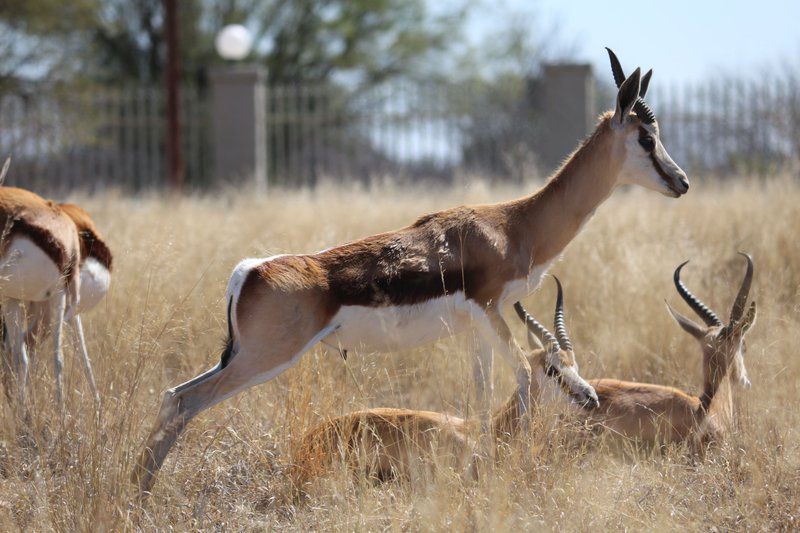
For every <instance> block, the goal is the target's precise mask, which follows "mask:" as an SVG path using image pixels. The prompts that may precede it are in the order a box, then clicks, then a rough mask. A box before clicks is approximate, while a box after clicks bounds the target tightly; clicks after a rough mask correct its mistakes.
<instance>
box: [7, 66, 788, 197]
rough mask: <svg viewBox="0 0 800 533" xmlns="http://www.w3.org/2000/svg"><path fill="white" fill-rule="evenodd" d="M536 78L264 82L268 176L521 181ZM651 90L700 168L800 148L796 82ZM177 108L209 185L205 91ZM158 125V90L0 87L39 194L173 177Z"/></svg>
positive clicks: (16, 147) (683, 156)
mask: <svg viewBox="0 0 800 533" xmlns="http://www.w3.org/2000/svg"><path fill="white" fill-rule="evenodd" d="M535 88H536V84H535V83H531V82H530V81H525V80H518V81H515V82H506V83H504V84H494V85H486V84H461V85H458V84H445V83H439V84H432V83H429V84H416V83H392V84H387V85H383V86H380V87H376V88H372V89H370V90H367V91H362V92H351V91H347V90H344V89H342V88H341V87H336V86H277V87H270V88H268V90H267V93H266V94H267V114H266V120H267V135H266V139H267V140H266V142H267V154H268V176H269V182H270V184H271V185H279V186H313V185H314V184H316V183H317V182H319V181H320V180H342V181H353V180H358V181H363V182H368V181H372V180H376V179H393V180H396V179H402V180H408V181H414V180H421V179H434V180H440V181H441V180H450V179H452V178H453V177H454V176H457V175H458V174H459V173H464V174H470V175H478V176H483V177H486V178H490V179H520V178H522V177H525V176H526V175H528V174H529V173H531V172H532V171H533V169H535V168H536V167H537V162H538V161H539V158H538V157H537V148H538V147H539V146H540V139H541V135H542V134H543V133H544V132H545V129H544V128H545V127H546V125H545V124H543V122H542V113H541V112H540V111H541V110H540V109H539V108H538V106H539V104H538V102H539V100H538V98H537V94H536V93H537V91H536V90H535ZM648 100H650V101H651V102H652V105H653V107H654V109H655V110H656V115H657V117H658V119H659V123H660V125H661V129H662V137H663V139H664V143H665V145H666V146H667V149H668V150H669V152H670V154H671V155H672V156H673V158H674V159H675V160H676V161H677V162H678V163H679V164H680V165H682V166H683V167H684V168H686V169H687V170H689V171H691V172H693V173H713V174H718V175H727V174H742V173H745V174H757V175H765V174H768V173H773V172H776V171H779V170H781V169H783V168H786V167H787V166H789V165H794V164H796V163H797V161H798V158H800V87H799V86H798V83H797V80H796V79H784V80H762V81H760V82H758V83H745V82H742V81H736V80H719V81H716V82H713V83H707V84H703V85H697V86H686V87H672V88H668V89H666V90H660V91H659V90H658V88H657V87H656V88H655V90H654V91H653V94H652V95H650V96H649V97H648ZM564 105H569V103H568V102H565V104H564ZM181 109H182V124H183V142H184V150H185V161H186V181H187V183H188V184H190V185H191V186H193V187H199V188H203V187H208V186H213V185H215V183H214V180H213V179H212V176H213V173H212V169H213V161H212V160H211V159H212V156H211V154H212V153H213V150H212V149H210V141H209V139H210V138H211V136H210V135H209V132H210V128H211V127H213V125H212V124H210V119H209V112H208V99H207V98H206V96H205V95H204V94H203V93H201V92H200V91H198V90H197V89H196V88H193V87H184V89H183V92H182V105H181ZM164 129H165V127H164V101H163V97H162V92H161V89H160V88H134V89H130V88H129V89H119V90H109V89H105V88H103V89H99V88H93V89H91V90H90V89H84V90H82V91H75V90H74V89H73V90H71V91H59V90H55V89H51V90H43V89H42V90H39V89H37V90H33V91H29V93H28V94H27V95H0V156H5V155H6V154H11V155H12V156H13V160H14V163H13V166H12V172H11V173H10V175H9V177H10V183H14V184H18V185H22V186H25V187H28V188H32V189H34V190H39V191H43V192H45V191H47V192H50V191H64V190H72V189H76V188H81V189H89V190H96V189H99V188H104V187H120V188H123V189H127V190H134V191H135V190H141V189H145V188H149V187H153V186H159V185H161V184H163V183H165V182H166V180H165V175H166V164H165V155H164ZM576 143H577V139H576ZM564 155H566V154H564ZM540 170H543V171H545V172H546V171H548V170H549V169H540Z"/></svg>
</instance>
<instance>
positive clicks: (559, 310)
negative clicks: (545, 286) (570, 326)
mask: <svg viewBox="0 0 800 533" xmlns="http://www.w3.org/2000/svg"><path fill="white" fill-rule="evenodd" d="M553 279H554V280H556V286H557V287H558V296H556V314H555V318H553V327H554V328H555V330H556V338H557V339H558V344H559V345H560V346H561V348H562V349H563V350H567V351H568V352H571V351H572V343H571V342H570V341H569V335H567V326H566V324H565V323H564V291H563V289H562V288H561V281H560V280H559V279H558V278H557V277H555V276H553Z"/></svg>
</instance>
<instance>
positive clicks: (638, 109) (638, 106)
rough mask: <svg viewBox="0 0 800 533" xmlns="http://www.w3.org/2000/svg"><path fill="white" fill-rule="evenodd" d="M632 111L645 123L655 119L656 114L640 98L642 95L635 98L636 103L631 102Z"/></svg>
mask: <svg viewBox="0 0 800 533" xmlns="http://www.w3.org/2000/svg"><path fill="white" fill-rule="evenodd" d="M633 112H634V113H636V116H637V117H639V120H641V121H642V122H644V123H645V124H652V123H654V122H655V121H656V114H655V113H653V110H652V109H650V106H649V105H647V103H646V102H645V101H644V100H642V97H641V96H640V97H639V98H637V99H636V103H635V104H633Z"/></svg>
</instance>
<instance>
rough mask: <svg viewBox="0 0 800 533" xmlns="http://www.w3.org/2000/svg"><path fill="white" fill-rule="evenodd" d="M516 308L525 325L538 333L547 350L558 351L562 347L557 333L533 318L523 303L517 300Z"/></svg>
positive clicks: (537, 336) (529, 329)
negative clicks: (548, 329) (551, 331)
mask: <svg viewBox="0 0 800 533" xmlns="http://www.w3.org/2000/svg"><path fill="white" fill-rule="evenodd" d="M514 310H515V311H516V312H517V316H519V318H520V320H522V321H523V322H524V323H525V326H526V327H527V328H528V331H530V332H531V333H533V334H534V335H536V338H538V339H539V340H540V341H541V342H542V345H544V348H545V350H547V351H549V352H555V351H558V350H559V349H560V348H561V347H560V346H559V344H558V339H556V337H555V335H553V334H552V333H550V332H549V331H547V328H546V327H544V326H543V325H542V324H541V323H539V321H538V320H536V319H535V318H533V317H532V316H531V315H530V314H528V312H527V311H526V310H525V308H524V307H522V304H521V303H519V302H517V303H515V304H514Z"/></svg>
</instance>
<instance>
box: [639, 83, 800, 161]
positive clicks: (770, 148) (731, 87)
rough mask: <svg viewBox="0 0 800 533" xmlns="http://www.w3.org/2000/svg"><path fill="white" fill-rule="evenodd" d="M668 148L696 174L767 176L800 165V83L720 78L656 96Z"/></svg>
mask: <svg viewBox="0 0 800 533" xmlns="http://www.w3.org/2000/svg"><path fill="white" fill-rule="evenodd" d="M648 100H652V102H653V107H654V108H655V110H656V117H657V118H658V121H659V125H660V127H661V132H662V133H661V135H662V138H663V140H664V144H665V146H666V147H667V149H668V151H669V152H670V155H672V157H673V159H675V161H677V162H679V164H681V165H682V166H684V167H685V168H687V169H688V170H691V171H692V172H694V173H704V174H714V175H718V176H725V175H729V174H738V175H756V176H765V175H767V174H771V173H775V172H778V171H780V170H782V169H785V168H787V167H788V166H793V165H796V164H797V162H798V160H800V82H798V79H797V78H795V77H787V78H783V79H781V78H775V79H764V80H760V81H750V82H746V81H743V80H735V79H719V80H715V81H712V82H709V83H703V84H694V85H684V86H672V87H670V88H667V89H662V90H659V89H658V88H656V90H655V91H654V94H653V95H652V96H648Z"/></svg>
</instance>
